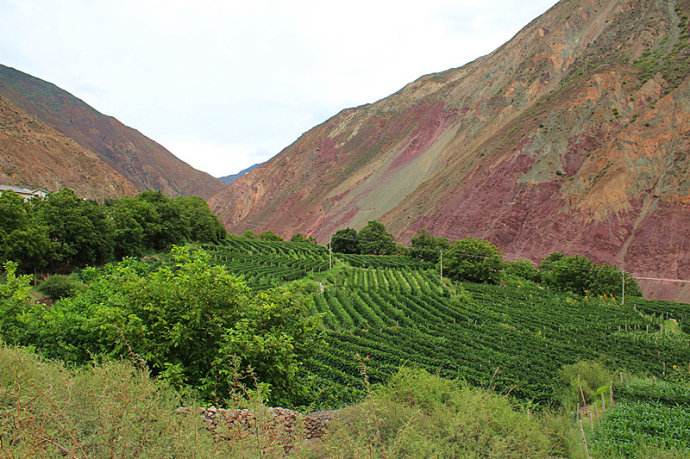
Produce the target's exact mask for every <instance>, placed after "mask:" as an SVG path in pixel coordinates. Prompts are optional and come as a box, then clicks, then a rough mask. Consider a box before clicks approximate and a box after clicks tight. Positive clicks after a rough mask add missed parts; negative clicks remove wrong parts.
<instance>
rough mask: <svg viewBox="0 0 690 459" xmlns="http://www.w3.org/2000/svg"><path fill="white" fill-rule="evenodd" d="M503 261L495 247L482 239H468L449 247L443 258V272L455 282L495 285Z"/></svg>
mask: <svg viewBox="0 0 690 459" xmlns="http://www.w3.org/2000/svg"><path fill="white" fill-rule="evenodd" d="M502 265H503V261H502V259H501V253H500V252H499V251H498V249H497V248H496V246H495V245H493V244H492V243H490V242H489V241H484V240H482V239H474V238H468V239H463V240H461V241H457V242H456V243H454V244H452V245H451V246H450V249H449V250H448V256H447V257H444V272H445V273H446V275H447V276H448V277H450V278H451V279H455V280H462V281H470V282H480V283H490V284H496V283H498V281H499V278H500V274H501V268H502Z"/></svg>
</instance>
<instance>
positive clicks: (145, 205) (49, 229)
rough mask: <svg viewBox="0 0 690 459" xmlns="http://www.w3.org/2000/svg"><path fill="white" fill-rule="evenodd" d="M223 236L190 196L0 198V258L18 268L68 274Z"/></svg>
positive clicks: (7, 194)
mask: <svg viewBox="0 0 690 459" xmlns="http://www.w3.org/2000/svg"><path fill="white" fill-rule="evenodd" d="M224 237H225V229H224V228H223V227H222V225H221V224H220V223H219V222H218V219H217V218H216V217H215V216H214V215H213V214H212V213H211V211H210V210H209V208H208V205H207V204H206V202H204V201H203V200H202V199H200V198H196V197H191V196H184V197H177V198H168V197H166V196H165V195H163V194H162V193H160V192H154V191H147V192H144V193H142V194H140V195H139V196H136V197H126V198H122V199H118V200H114V201H110V202H107V203H105V204H99V203H97V202H94V201H88V200H84V199H80V198H79V197H78V196H77V195H76V194H75V193H74V192H73V191H71V190H69V189H64V190H61V191H59V192H57V193H50V194H49V195H48V196H47V197H46V198H45V199H33V200H31V201H30V202H24V200H23V199H22V198H21V197H19V196H18V195H17V194H15V193H11V192H5V193H2V195H1V196H0V261H7V260H13V261H16V262H17V263H18V264H19V268H20V269H21V271H23V272H35V271H39V272H45V271H49V272H70V271H73V270H74V269H76V268H79V267H82V266H86V265H100V264H103V263H105V262H107V261H111V260H113V259H120V258H123V257H127V256H141V255H143V254H144V253H145V252H147V251H150V250H168V249H169V248H170V247H171V246H172V245H173V244H179V243H183V242H217V241H220V240H222V239H223V238H224Z"/></svg>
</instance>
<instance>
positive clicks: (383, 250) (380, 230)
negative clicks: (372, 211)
mask: <svg viewBox="0 0 690 459" xmlns="http://www.w3.org/2000/svg"><path fill="white" fill-rule="evenodd" d="M357 241H358V245H359V253H363V254H368V255H393V254H395V253H396V251H397V248H396V245H395V240H394V239H393V236H392V235H391V234H390V233H389V232H388V231H386V227H385V226H383V223H380V222H377V221H375V220H372V221H370V222H369V223H367V224H366V226H365V227H364V228H362V229H361V230H359V233H357Z"/></svg>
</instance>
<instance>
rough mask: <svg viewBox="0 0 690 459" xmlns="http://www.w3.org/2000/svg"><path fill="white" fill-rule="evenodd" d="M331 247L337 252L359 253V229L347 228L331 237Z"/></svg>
mask: <svg viewBox="0 0 690 459" xmlns="http://www.w3.org/2000/svg"><path fill="white" fill-rule="evenodd" d="M331 249H333V251H334V252H337V253H359V241H358V238H357V230H354V229H352V228H345V229H341V230H338V231H336V232H335V234H334V235H333V236H332V237H331Z"/></svg>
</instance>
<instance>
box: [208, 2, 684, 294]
mask: <svg viewBox="0 0 690 459" xmlns="http://www.w3.org/2000/svg"><path fill="white" fill-rule="evenodd" d="M689 14H690V0H664V1H657V0H619V1H610V0H605V1H604V0H563V1H561V2H559V3H558V4H557V5H555V6H554V7H552V8H551V9H550V10H549V11H547V12H546V13H545V14H543V15H542V16H540V17H539V18H537V19H536V20H534V21H532V22H531V23H530V24H529V25H527V26H526V27H525V28H524V29H522V30H521V31H520V32H519V33H518V34H517V35H516V36H515V37H513V38H512V39H511V40H510V41H509V42H508V43H506V44H504V45H503V46H501V47H500V48H499V49H497V50H495V51H494V52H492V53H491V54H489V55H487V56H483V57H481V58H479V59H477V60H475V61H473V62H471V63H469V64H467V65H465V66H463V67H460V68H456V69H450V70H447V71H444V72H440V73H436V74H431V75H426V76H424V77H421V78H419V79H418V80H416V81H414V82H413V83H410V84H408V85H407V86H405V87H404V88H402V89H401V90H400V91H398V92H397V93H395V94H393V95H391V96H389V97H386V98H384V99H382V100H379V101H378V102H375V103H372V104H367V105H364V106H361V107H356V108H351V109H346V110H343V111H342V112H340V113H338V114H337V115H335V116H334V117H332V118H331V119H329V120H327V121H326V122H324V123H323V124H321V125H319V126H316V127H314V128H313V129H311V130H310V131H308V132H306V133H305V134H303V135H302V136H301V137H300V138H299V139H297V141H295V142H294V143H293V144H292V145H290V146H288V147H287V148H285V149H284V150H283V151H282V152H280V154H278V155H277V156H275V157H274V158H273V159H272V160H270V161H269V162H267V163H266V164H265V165H264V166H263V167H261V168H259V169H257V170H255V171H253V172H250V173H249V174H247V175H245V176H244V177H242V178H240V179H238V180H237V181H236V182H234V183H232V184H231V185H229V186H227V187H226V188H225V189H224V190H223V191H221V192H220V193H218V194H217V195H215V196H214V197H212V198H211V200H210V203H211V205H212V207H213V208H214V209H215V210H216V212H218V213H219V214H220V215H221V218H222V220H223V221H224V222H225V224H226V226H227V227H228V228H229V229H230V230H233V231H242V230H244V229H253V230H264V229H265V230H273V231H276V232H278V233H280V234H282V235H284V236H289V235H291V234H292V233H295V232H301V233H305V234H313V235H315V236H316V237H317V238H318V239H319V240H320V241H324V240H326V239H327V238H328V237H329V236H330V235H331V234H332V233H333V232H334V231H335V230H337V229H339V228H342V227H345V226H353V227H361V226H363V225H364V224H365V223H366V222H367V221H368V220H371V219H380V220H382V221H383V222H384V223H385V224H386V225H387V226H388V227H389V228H390V229H391V230H392V231H393V232H394V234H395V235H396V236H397V237H399V238H400V239H402V240H409V239H410V237H411V236H412V235H413V234H414V233H415V232H416V231H418V230H420V229H428V230H431V231H432V232H433V233H435V234H438V235H443V236H448V237H451V238H454V239H455V238H463V237H467V236H476V237H481V238H485V239H489V240H491V241H493V242H495V243H496V244H497V245H499V246H500V247H501V248H502V249H503V250H504V251H505V253H506V255H507V256H508V257H510V258H517V257H526V258H530V259H533V260H539V259H540V258H542V257H543V256H545V255H546V254H548V253H550V252H552V251H556V250H560V251H564V252H567V253H580V254H586V255H588V256H590V257H592V258H594V259H595V260H597V261H602V262H613V263H616V264H618V265H619V266H623V267H624V268H625V269H626V270H627V271H629V272H633V273H635V274H638V275H645V276H649V277H665V278H684V279H690V154H689V153H688V152H690V39H689V33H690V30H689V28H690V26H689V24H688V15H689ZM673 285H676V286H677V285H678V284H670V283H669V284H662V283H658V282H657V283H650V284H649V285H645V288H646V289H647V292H648V293H651V294H652V295H654V296H661V297H663V296H675V297H677V295H678V290H677V289H676V288H672V286H673ZM687 287H688V289H690V285H688V286H687ZM686 294H687V295H688V298H690V290H686Z"/></svg>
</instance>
